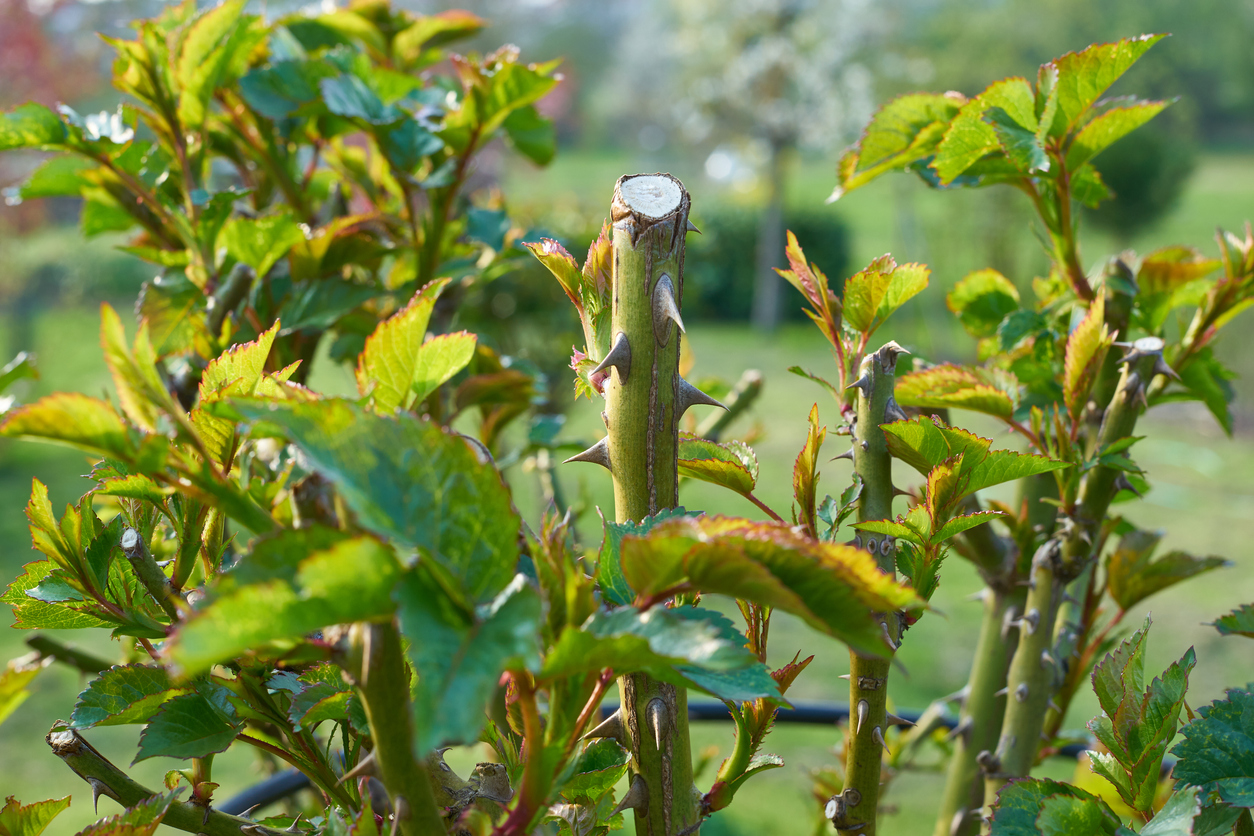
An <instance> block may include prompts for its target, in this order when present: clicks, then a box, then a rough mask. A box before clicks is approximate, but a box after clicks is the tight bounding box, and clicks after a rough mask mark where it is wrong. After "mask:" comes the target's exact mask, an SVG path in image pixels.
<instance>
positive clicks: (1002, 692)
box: [993, 686, 1010, 697]
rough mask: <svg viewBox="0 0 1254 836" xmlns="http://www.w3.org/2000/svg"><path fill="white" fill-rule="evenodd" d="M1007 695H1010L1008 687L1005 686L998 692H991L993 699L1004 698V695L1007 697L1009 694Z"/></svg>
mask: <svg viewBox="0 0 1254 836" xmlns="http://www.w3.org/2000/svg"><path fill="white" fill-rule="evenodd" d="M1009 693H1010V686H1006V687H1005V688H1002V689H1001V690H1000V691H994V692H993V696H994V697H1004V696H1006V695H1007V694H1009Z"/></svg>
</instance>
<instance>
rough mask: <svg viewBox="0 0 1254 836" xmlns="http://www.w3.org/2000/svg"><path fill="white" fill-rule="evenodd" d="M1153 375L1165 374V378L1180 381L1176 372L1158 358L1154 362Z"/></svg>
mask: <svg viewBox="0 0 1254 836" xmlns="http://www.w3.org/2000/svg"><path fill="white" fill-rule="evenodd" d="M1154 374H1165V375H1167V377H1169V378H1171V379H1172V380H1179V379H1180V375H1179V374H1177V373H1176V370H1175V369H1173V368H1172V367H1171V364H1170V363H1168V362H1167V361H1166V360H1164V359H1163V358H1162V357H1159V358H1158V359H1157V360H1155V361H1154Z"/></svg>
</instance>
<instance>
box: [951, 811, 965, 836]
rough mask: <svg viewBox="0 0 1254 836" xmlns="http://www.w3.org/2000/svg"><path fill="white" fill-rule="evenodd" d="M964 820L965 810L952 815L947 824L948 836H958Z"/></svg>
mask: <svg viewBox="0 0 1254 836" xmlns="http://www.w3.org/2000/svg"><path fill="white" fill-rule="evenodd" d="M966 820H967V811H966V810H965V809H964V810H959V811H957V812H956V813H954V817H953V819H952V820H951V821H950V822H949V836H958V834H959V833H961V832H962V825H963V822H965V821H966Z"/></svg>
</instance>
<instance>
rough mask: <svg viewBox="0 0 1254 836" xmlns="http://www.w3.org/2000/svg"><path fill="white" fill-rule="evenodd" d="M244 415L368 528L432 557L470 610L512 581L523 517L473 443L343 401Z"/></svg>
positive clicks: (264, 408) (253, 406)
mask: <svg viewBox="0 0 1254 836" xmlns="http://www.w3.org/2000/svg"><path fill="white" fill-rule="evenodd" d="M237 408H238V409H239V411H240V412H241V413H243V414H244V415H245V416H246V417H247V418H249V419H251V420H264V421H266V422H269V423H273V424H277V425H279V426H281V427H284V428H285V429H286V430H287V432H288V434H289V435H290V437H291V438H292V440H293V441H295V442H296V444H297V445H299V446H300V448H301V449H302V450H303V451H304V453H305V455H306V456H307V457H308V458H309V461H310V464H311V465H312V466H313V468H314V469H316V470H318V471H319V472H321V473H322V474H323V476H325V477H326V478H327V479H329V480H331V481H332V482H334V483H335V485H336V488H337V489H338V490H339V492H340V495H341V496H342V497H343V498H344V501H345V502H346V503H347V504H348V506H349V507H350V508H351V509H352V510H353V511H354V512H355V513H356V514H357V518H358V521H359V522H360V523H361V525H362V526H363V527H365V528H368V529H370V530H373V531H376V532H378V533H379V534H381V535H384V536H388V537H393V538H395V539H396V540H397V541H398V542H400V543H402V544H404V545H407V546H413V547H416V548H419V549H422V550H423V551H425V552H426V553H427V554H429V555H430V556H431V557H432V558H434V560H435V561H436V562H437V563H438V564H439V566H440V567H441V569H442V570H444V571H445V572H447V573H448V574H449V575H451V576H452V578H453V579H454V583H455V586H454V588H456V589H460V590H461V592H462V594H464V595H465V596H466V597H467V599H468V600H469V601H472V602H481V601H486V600H491V599H492V598H493V597H495V596H496V594H497V593H498V592H500V591H501V590H502V589H504V587H505V585H506V584H507V583H509V580H510V578H512V577H513V576H514V568H515V565H516V564H517V561H518V531H519V527H520V521H519V518H518V514H517V512H516V511H515V510H514V508H513V505H512V503H511V501H510V495H509V490H508V489H507V488H506V486H505V484H504V483H503V482H502V481H501V477H500V474H498V473H497V471H496V469H495V468H494V467H493V466H492V464H491V462H489V461H484V460H481V453H480V452H479V450H478V448H477V447H475V446H472V445H471V443H470V442H468V441H466V440H465V439H463V438H460V437H458V436H456V435H453V434H451V433H449V432H447V431H445V430H443V429H441V428H440V427H439V426H437V425H435V424H432V423H430V422H428V421H423V420H419V419H417V418H414V417H412V416H409V415H399V416H397V417H395V418H392V417H385V416H382V415H376V414H373V413H371V412H368V411H366V410H364V409H362V408H361V407H358V406H356V405H354V404H351V403H349V402H348V401H343V400H324V401H316V402H311V403H303V404H277V403H274V404H265V403H259V402H247V403H244V402H237ZM350 620H351V619H350Z"/></svg>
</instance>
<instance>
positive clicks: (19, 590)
mask: <svg viewBox="0 0 1254 836" xmlns="http://www.w3.org/2000/svg"><path fill="white" fill-rule="evenodd" d="M23 568H24V569H25V572H24V574H22V575H19V576H18V578H17V579H16V580H14V581H13V583H11V584H9V588H8V589H7V590H6V591H5V593H4V595H3V596H2V597H0V601H3V602H5V603H6V604H9V605H10V606H11V607H13V616H14V619H15V621H14V626H15V627H19V628H21V629H23V630H39V629H46V630H79V629H83V628H86V627H105V626H107V624H106V622H104V621H101V620H100V619H99V618H96V617H95V616H94V615H90V614H89V613H84V612H78V611H77V610H75V609H72V608H71V607H65V606H59V605H57V604H47V603H44V602H42V601H37V600H35V599H34V598H31V597H29V596H28V592H29V591H30V590H32V589H35V588H36V587H37V586H39V585H40V583H41V582H42V581H43V580H44V579H45V578H47V577H48V576H49V575H50V574H51V573H52V571H53V569H54V564H53V563H52V561H50V560H38V561H35V562H33V563H28V564H26V566H25V567H23Z"/></svg>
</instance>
